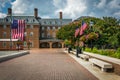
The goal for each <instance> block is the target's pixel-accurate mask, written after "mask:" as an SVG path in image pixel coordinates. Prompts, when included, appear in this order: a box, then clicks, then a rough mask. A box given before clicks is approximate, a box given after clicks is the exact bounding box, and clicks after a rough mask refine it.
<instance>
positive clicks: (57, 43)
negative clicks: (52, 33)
mask: <svg viewBox="0 0 120 80" xmlns="http://www.w3.org/2000/svg"><path fill="white" fill-rule="evenodd" d="M52 48H62V44H61V43H60V42H54V43H52Z"/></svg>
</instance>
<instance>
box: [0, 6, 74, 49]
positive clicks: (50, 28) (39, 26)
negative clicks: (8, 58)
mask: <svg viewBox="0 0 120 80" xmlns="http://www.w3.org/2000/svg"><path fill="white" fill-rule="evenodd" d="M11 15H12V9H11V8H8V14H7V16H6V17H5V18H0V48H7V49H8V48H10V46H12V48H15V47H16V43H17V41H18V40H17V39H10V36H11V33H10V27H11V22H12V19H23V20H25V21H26V26H25V32H24V38H25V41H24V42H22V43H23V44H24V48H25V47H27V46H28V45H27V42H28V41H30V42H31V47H33V48H61V47H64V43H63V41H62V40H59V39H57V38H56V32H57V31H58V29H60V28H61V26H62V25H65V24H69V23H70V22H72V19H63V18H62V12H60V13H59V16H60V17H59V18H56V19H51V18H50V19H44V18H41V17H39V16H38V9H37V8H35V9H34V15H33V16H29V15H27V16H26V15H22V16H21V15H12V17H11Z"/></svg>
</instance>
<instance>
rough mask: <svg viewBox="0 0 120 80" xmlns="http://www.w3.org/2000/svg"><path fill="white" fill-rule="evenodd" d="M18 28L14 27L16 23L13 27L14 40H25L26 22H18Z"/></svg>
mask: <svg viewBox="0 0 120 80" xmlns="http://www.w3.org/2000/svg"><path fill="white" fill-rule="evenodd" d="M16 24H17V26H16V25H15V26H14V21H13V25H12V27H13V28H12V30H11V31H12V32H11V33H12V39H20V40H24V28H25V20H17V23H16Z"/></svg>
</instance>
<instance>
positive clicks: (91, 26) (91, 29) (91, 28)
mask: <svg viewBox="0 0 120 80" xmlns="http://www.w3.org/2000/svg"><path fill="white" fill-rule="evenodd" d="M92 31H93V22H92V21H90V32H92ZM90 44H91V45H90V47H91V50H92V49H93V46H92V39H91V41H90Z"/></svg>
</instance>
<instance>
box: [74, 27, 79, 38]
mask: <svg viewBox="0 0 120 80" xmlns="http://www.w3.org/2000/svg"><path fill="white" fill-rule="evenodd" d="M79 31H80V29H79V28H77V29H76V30H75V37H77V36H78V34H79Z"/></svg>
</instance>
